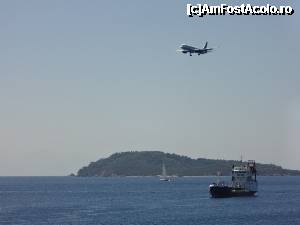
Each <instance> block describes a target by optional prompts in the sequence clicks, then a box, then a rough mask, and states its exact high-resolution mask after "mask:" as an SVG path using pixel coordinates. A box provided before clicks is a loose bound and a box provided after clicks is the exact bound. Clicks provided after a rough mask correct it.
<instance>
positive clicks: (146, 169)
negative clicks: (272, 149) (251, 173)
mask: <svg viewBox="0 0 300 225" xmlns="http://www.w3.org/2000/svg"><path fill="white" fill-rule="evenodd" d="M163 163H164V164H165V167H166V170H167V174H168V175H176V176H208V175H216V174H217V173H218V172H220V173H221V174H222V175H230V174H231V168H232V165H233V164H235V165H238V164H240V162H239V161H234V160H215V159H204V158H198V159H191V158H189V157H187V156H181V155H176V154H170V153H163V152H160V151H141V152H135V151H134V152H121V153H115V154H113V155H111V156H110V157H108V158H104V159H99V160H98V161H96V162H91V163H90V164H89V165H88V166H85V167H83V168H81V169H80V170H79V171H78V173H77V176H83V177H90V176H103V177H108V176H156V175H159V174H161V171H162V164H163ZM256 166H257V171H258V175H300V171H298V170H289V169H283V168H282V167H280V166H276V165H273V164H261V163H257V164H256Z"/></svg>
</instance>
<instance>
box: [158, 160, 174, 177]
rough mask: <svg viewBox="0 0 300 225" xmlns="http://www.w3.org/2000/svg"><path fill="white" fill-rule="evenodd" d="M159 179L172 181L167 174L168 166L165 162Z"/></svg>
mask: <svg viewBox="0 0 300 225" xmlns="http://www.w3.org/2000/svg"><path fill="white" fill-rule="evenodd" d="M159 180H161V181H171V178H170V177H169V176H167V171H166V166H165V164H164V163H163V164H162V173H161V176H160V179H159Z"/></svg>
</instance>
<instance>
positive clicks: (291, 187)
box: [0, 176, 300, 225]
mask: <svg viewBox="0 0 300 225" xmlns="http://www.w3.org/2000/svg"><path fill="white" fill-rule="evenodd" d="M225 179H229V178H228V177H227V178H225ZM215 180H216V178H215V177H190V178H177V179H176V180H175V181H172V182H163V181H159V179H158V178H154V177H144V178H128V177H127V178H96V177H93V178H81V177H0V224H105V225H110V224H112V225H115V224H116V225H117V224H118V225H119V224H122V225H132V224H133V225H139V224H145V225H160V224H161V225H169V224H170V225H196V224H204V225H210V224H222V225H223V224H226V225H231V224H239V225H243V224H251V225H252V224H262V225H267V224H270V225H279V224H280V225H288V224H300V177H288V176H286V177H258V182H259V192H258V195H257V196H256V197H235V198H226V199H213V198H210V197H209V195H208V185H209V184H210V183H211V182H213V181H215Z"/></svg>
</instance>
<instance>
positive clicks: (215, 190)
mask: <svg viewBox="0 0 300 225" xmlns="http://www.w3.org/2000/svg"><path fill="white" fill-rule="evenodd" d="M209 193H210V195H211V197H213V198H228V197H243V196H254V195H255V193H256V191H247V190H243V189H234V188H232V187H229V186H217V185H211V186H210V187H209Z"/></svg>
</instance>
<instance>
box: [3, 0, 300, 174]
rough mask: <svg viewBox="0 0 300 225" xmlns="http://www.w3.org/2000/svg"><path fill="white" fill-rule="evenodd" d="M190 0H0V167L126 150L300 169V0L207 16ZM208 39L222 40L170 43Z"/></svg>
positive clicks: (14, 168)
mask: <svg viewBox="0 0 300 225" xmlns="http://www.w3.org/2000/svg"><path fill="white" fill-rule="evenodd" d="M194 2H196V3H204V2H203V1H194ZM207 2H209V3H210V4H213V3H218V4H221V3H225V2H226V1H222V2H221V1H215V2H213V1H207ZM249 2H251V3H254V2H255V1H248V2H244V3H249ZM186 3H189V2H188V1H173V0H169V1H158V0H157V1H137V0H136V1H133V0H132V1H121V0H120V1H96V0H94V1H92V0H91V1H66V0H65V1H61V0H56V1H53V0H51V1H50V0H49V1H39V0H36V1H31V0H28V1H13V0H7V1H4V0H3V1H1V2H0V37H1V38H0V40H1V41H0V138H1V139H0V175H2V176H4V175H65V174H69V173H71V172H77V170H78V169H79V168H80V167H82V166H84V165H87V164H88V163H89V162H90V161H96V160H97V159H99V158H102V157H107V156H109V155H110V154H112V153H114V152H119V151H127V150H161V151H165V152H172V153H178V154H182V155H187V156H190V157H193V158H198V157H206V158H219V159H221V158H222V159H239V158H240V155H241V154H243V157H244V159H255V160H256V161H258V162H265V163H276V164H279V165H281V166H283V167H285V168H293V169H300V166H299V165H300V164H299V158H300V149H299V147H300V74H299V67H300V61H299V51H300V44H299V40H300V30H299V27H300V26H299V25H300V17H299V12H300V7H299V2H298V1H269V2H267V1H256V3H259V4H266V3H270V4H271V3H272V4H275V5H289V4H290V5H291V6H293V7H294V9H295V14H294V15H293V16H207V17H204V18H198V17H194V18H189V17H187V16H186V11H185V10H186ZM227 3H230V4H232V5H235V4H241V3H243V2H241V1H229V2H227ZM205 41H208V46H209V47H214V46H217V47H218V48H217V49H216V50H215V51H214V52H212V53H209V54H206V55H201V56H193V57H190V56H188V55H184V54H181V53H178V52H176V51H175V50H176V49H177V48H178V47H179V45H180V44H182V43H186V44H191V45H195V46H199V47H202V46H204V44H205Z"/></svg>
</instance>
